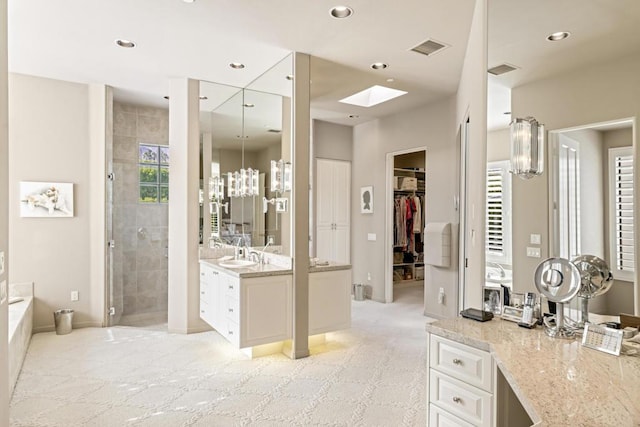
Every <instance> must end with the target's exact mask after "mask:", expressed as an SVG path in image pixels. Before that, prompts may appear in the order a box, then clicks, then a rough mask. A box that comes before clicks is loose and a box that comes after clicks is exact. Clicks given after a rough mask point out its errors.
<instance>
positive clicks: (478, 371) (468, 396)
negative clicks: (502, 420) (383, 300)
mask: <svg viewBox="0 0 640 427" xmlns="http://www.w3.org/2000/svg"><path fill="white" fill-rule="evenodd" d="M427 371H428V373H427V377H428V381H427V396H428V402H427V404H428V412H429V414H428V419H429V426H430V427H438V426H452V425H456V426H478V427H480V426H481V427H490V426H493V425H494V424H495V416H494V410H493V400H494V372H493V371H494V362H493V358H492V357H491V354H489V352H487V351H483V350H479V349H477V348H475V347H470V346H468V345H465V344H462V343H459V342H456V341H451V340H448V339H446V338H443V337H441V336H439V335H434V334H430V335H429V358H428V366H427Z"/></svg>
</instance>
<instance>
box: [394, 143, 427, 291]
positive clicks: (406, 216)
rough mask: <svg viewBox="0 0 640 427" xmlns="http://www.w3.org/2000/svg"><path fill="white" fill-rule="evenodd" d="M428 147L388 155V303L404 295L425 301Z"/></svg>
mask: <svg viewBox="0 0 640 427" xmlns="http://www.w3.org/2000/svg"><path fill="white" fill-rule="evenodd" d="M426 164H427V151H426V147H417V148H413V149H409V150H402V151H396V152H392V153H388V154H387V163H386V166H387V197H386V200H387V202H386V206H387V220H386V229H387V232H386V243H387V244H386V247H387V248H388V250H387V253H386V255H385V258H386V263H385V277H386V280H385V302H387V303H390V302H394V301H397V299H398V296H399V294H401V293H407V292H409V293H412V294H413V293H416V292H418V293H420V294H421V296H422V300H423V301H424V286H425V279H424V277H425V274H424V243H423V242H424V225H425V223H426V216H427V212H426V182H427V170H426Z"/></svg>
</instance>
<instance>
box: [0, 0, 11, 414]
mask: <svg viewBox="0 0 640 427" xmlns="http://www.w3.org/2000/svg"><path fill="white" fill-rule="evenodd" d="M7 85H8V72H7V0H0V200H2V203H0V251H2V252H4V256H5V270H4V273H2V274H0V284H1V285H4V286H8V283H7V282H8V280H7V278H8V274H7V259H8V256H9V209H8V206H9V203H7V200H9V175H8V173H7V170H8V169H9V161H8V157H9V156H8V147H9V141H8V134H7V121H8V117H7V116H8V112H7V110H8V107H7V105H8V99H7ZM7 302H8V300H6V301H4V302H2V301H0V342H1V343H2V345H0V425H1V426H8V425H9V352H8V350H7V344H6V343H7V342H9V339H8V333H9V332H8V327H7V323H8V322H9V315H8V304H7Z"/></svg>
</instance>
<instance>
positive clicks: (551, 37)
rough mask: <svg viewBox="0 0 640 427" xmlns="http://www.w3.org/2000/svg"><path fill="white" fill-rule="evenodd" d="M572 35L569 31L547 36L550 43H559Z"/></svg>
mask: <svg viewBox="0 0 640 427" xmlns="http://www.w3.org/2000/svg"><path fill="white" fill-rule="evenodd" d="M570 35H571V33H570V32H568V31H558V32H557V33H552V34H549V35H548V36H547V40H549V41H550V42H557V41H560V40H564V39H566V38H567V37H569V36H570Z"/></svg>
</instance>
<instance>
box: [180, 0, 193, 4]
mask: <svg viewBox="0 0 640 427" xmlns="http://www.w3.org/2000/svg"><path fill="white" fill-rule="evenodd" d="M182 1H183V2H185V3H195V2H196V0H182Z"/></svg>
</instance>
